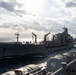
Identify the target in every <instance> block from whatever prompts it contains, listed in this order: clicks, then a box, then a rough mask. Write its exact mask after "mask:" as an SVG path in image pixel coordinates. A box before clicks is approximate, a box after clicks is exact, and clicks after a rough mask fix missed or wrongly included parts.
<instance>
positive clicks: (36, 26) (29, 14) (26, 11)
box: [0, 0, 76, 37]
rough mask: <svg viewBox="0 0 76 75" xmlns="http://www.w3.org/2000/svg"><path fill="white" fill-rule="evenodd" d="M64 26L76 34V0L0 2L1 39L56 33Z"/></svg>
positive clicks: (0, 0)
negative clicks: (18, 35) (16, 35)
mask: <svg viewBox="0 0 76 75" xmlns="http://www.w3.org/2000/svg"><path fill="white" fill-rule="evenodd" d="M64 26H65V27H67V28H68V29H69V32H70V33H71V34H74V35H75V34H76V0H0V37H1V36H9V37H10V36H12V34H13V33H15V32H17V31H19V32H21V33H26V34H27V35H28V34H29V33H30V32H32V31H34V32H35V33H37V34H38V33H39V34H40V33H41V34H42V33H46V32H51V33H55V32H59V31H62V28H63V27H64ZM10 33H11V34H10Z"/></svg>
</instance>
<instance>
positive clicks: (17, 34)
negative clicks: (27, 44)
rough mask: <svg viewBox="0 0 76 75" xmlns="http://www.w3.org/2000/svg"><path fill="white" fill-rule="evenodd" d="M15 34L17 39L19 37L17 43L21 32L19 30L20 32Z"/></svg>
mask: <svg viewBox="0 0 76 75" xmlns="http://www.w3.org/2000/svg"><path fill="white" fill-rule="evenodd" d="M15 35H16V36H17V37H16V39H17V43H18V42H19V35H20V34H19V32H18V33H15Z"/></svg>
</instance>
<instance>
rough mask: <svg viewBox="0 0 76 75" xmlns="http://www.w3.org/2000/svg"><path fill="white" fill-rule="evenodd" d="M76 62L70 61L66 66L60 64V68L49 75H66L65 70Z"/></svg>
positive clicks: (75, 60) (64, 63)
mask: <svg viewBox="0 0 76 75" xmlns="http://www.w3.org/2000/svg"><path fill="white" fill-rule="evenodd" d="M75 62H76V59H74V60H73V61H71V62H70V63H68V64H66V62H62V67H61V68H59V69H58V70H56V71H55V72H53V73H52V74H50V75H67V69H68V68H69V67H70V66H71V65H72V64H74V63H75Z"/></svg>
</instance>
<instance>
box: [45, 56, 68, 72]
mask: <svg viewBox="0 0 76 75" xmlns="http://www.w3.org/2000/svg"><path fill="white" fill-rule="evenodd" d="M61 62H66V63H68V57H64V56H62V55H56V56H55V57H53V58H50V59H49V60H48V61H47V65H46V67H47V68H46V69H47V71H56V70H57V69H59V68H60V67H62V64H61Z"/></svg>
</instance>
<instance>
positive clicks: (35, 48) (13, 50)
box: [0, 44, 45, 57]
mask: <svg viewBox="0 0 76 75" xmlns="http://www.w3.org/2000/svg"><path fill="white" fill-rule="evenodd" d="M43 52H45V45H40V44H39V45H34V44H0V57H12V56H20V55H28V54H38V53H43Z"/></svg>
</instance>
